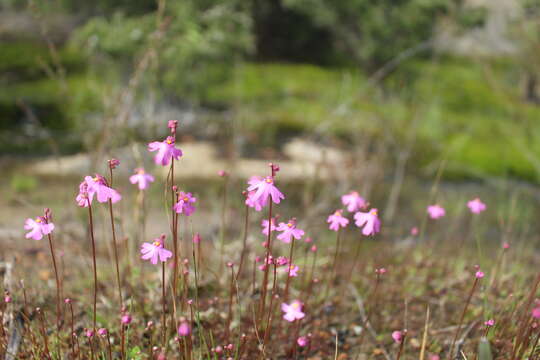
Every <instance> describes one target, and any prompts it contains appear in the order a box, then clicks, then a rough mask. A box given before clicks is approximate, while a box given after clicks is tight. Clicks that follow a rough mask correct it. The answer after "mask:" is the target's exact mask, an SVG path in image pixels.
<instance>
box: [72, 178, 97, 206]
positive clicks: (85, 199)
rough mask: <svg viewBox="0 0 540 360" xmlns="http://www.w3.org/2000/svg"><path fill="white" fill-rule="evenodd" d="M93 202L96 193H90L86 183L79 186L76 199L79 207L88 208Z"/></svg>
mask: <svg viewBox="0 0 540 360" xmlns="http://www.w3.org/2000/svg"><path fill="white" fill-rule="evenodd" d="M93 200H94V193H91V192H89V190H88V184H87V183H86V181H83V182H82V183H81V184H80V185H79V194H78V195H77V197H76V198H75V201H76V202H77V205H79V206H80V207H88V206H89V205H90V204H92V201H93Z"/></svg>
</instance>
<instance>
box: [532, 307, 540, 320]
mask: <svg viewBox="0 0 540 360" xmlns="http://www.w3.org/2000/svg"><path fill="white" fill-rule="evenodd" d="M532 316H533V318H535V319H540V307H536V308H534V309H533V310H532Z"/></svg>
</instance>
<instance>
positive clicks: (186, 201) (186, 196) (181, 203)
mask: <svg viewBox="0 0 540 360" xmlns="http://www.w3.org/2000/svg"><path fill="white" fill-rule="evenodd" d="M195 201H197V198H195V197H193V195H191V193H185V192H183V191H180V193H179V194H178V202H177V203H176V204H175V205H174V211H176V212H177V213H178V214H184V215H186V216H190V215H191V214H193V213H194V212H195V206H193V203H194V202H195Z"/></svg>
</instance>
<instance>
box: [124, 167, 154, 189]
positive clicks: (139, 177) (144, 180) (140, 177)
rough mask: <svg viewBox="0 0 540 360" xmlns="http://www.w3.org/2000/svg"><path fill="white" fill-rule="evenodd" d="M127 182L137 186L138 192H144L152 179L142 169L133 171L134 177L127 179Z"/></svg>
mask: <svg viewBox="0 0 540 360" xmlns="http://www.w3.org/2000/svg"><path fill="white" fill-rule="evenodd" d="M129 182H130V183H132V184H139V190H144V189H146V188H147V187H148V186H150V183H151V182H154V177H153V176H152V175H150V174H147V173H146V172H145V171H144V169H143V168H137V169H135V175H131V176H130V177H129Z"/></svg>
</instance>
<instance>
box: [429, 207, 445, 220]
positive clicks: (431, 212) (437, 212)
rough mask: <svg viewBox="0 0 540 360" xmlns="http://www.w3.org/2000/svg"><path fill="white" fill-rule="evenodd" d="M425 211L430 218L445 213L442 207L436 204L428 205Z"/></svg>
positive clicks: (436, 217) (441, 215) (438, 216)
mask: <svg viewBox="0 0 540 360" xmlns="http://www.w3.org/2000/svg"><path fill="white" fill-rule="evenodd" d="M427 212H428V214H429V217H430V218H432V219H438V218H441V217H443V216H444V215H446V211H445V210H444V208H443V207H442V206H439V205H437V204H435V205H430V206H428V207H427Z"/></svg>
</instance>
